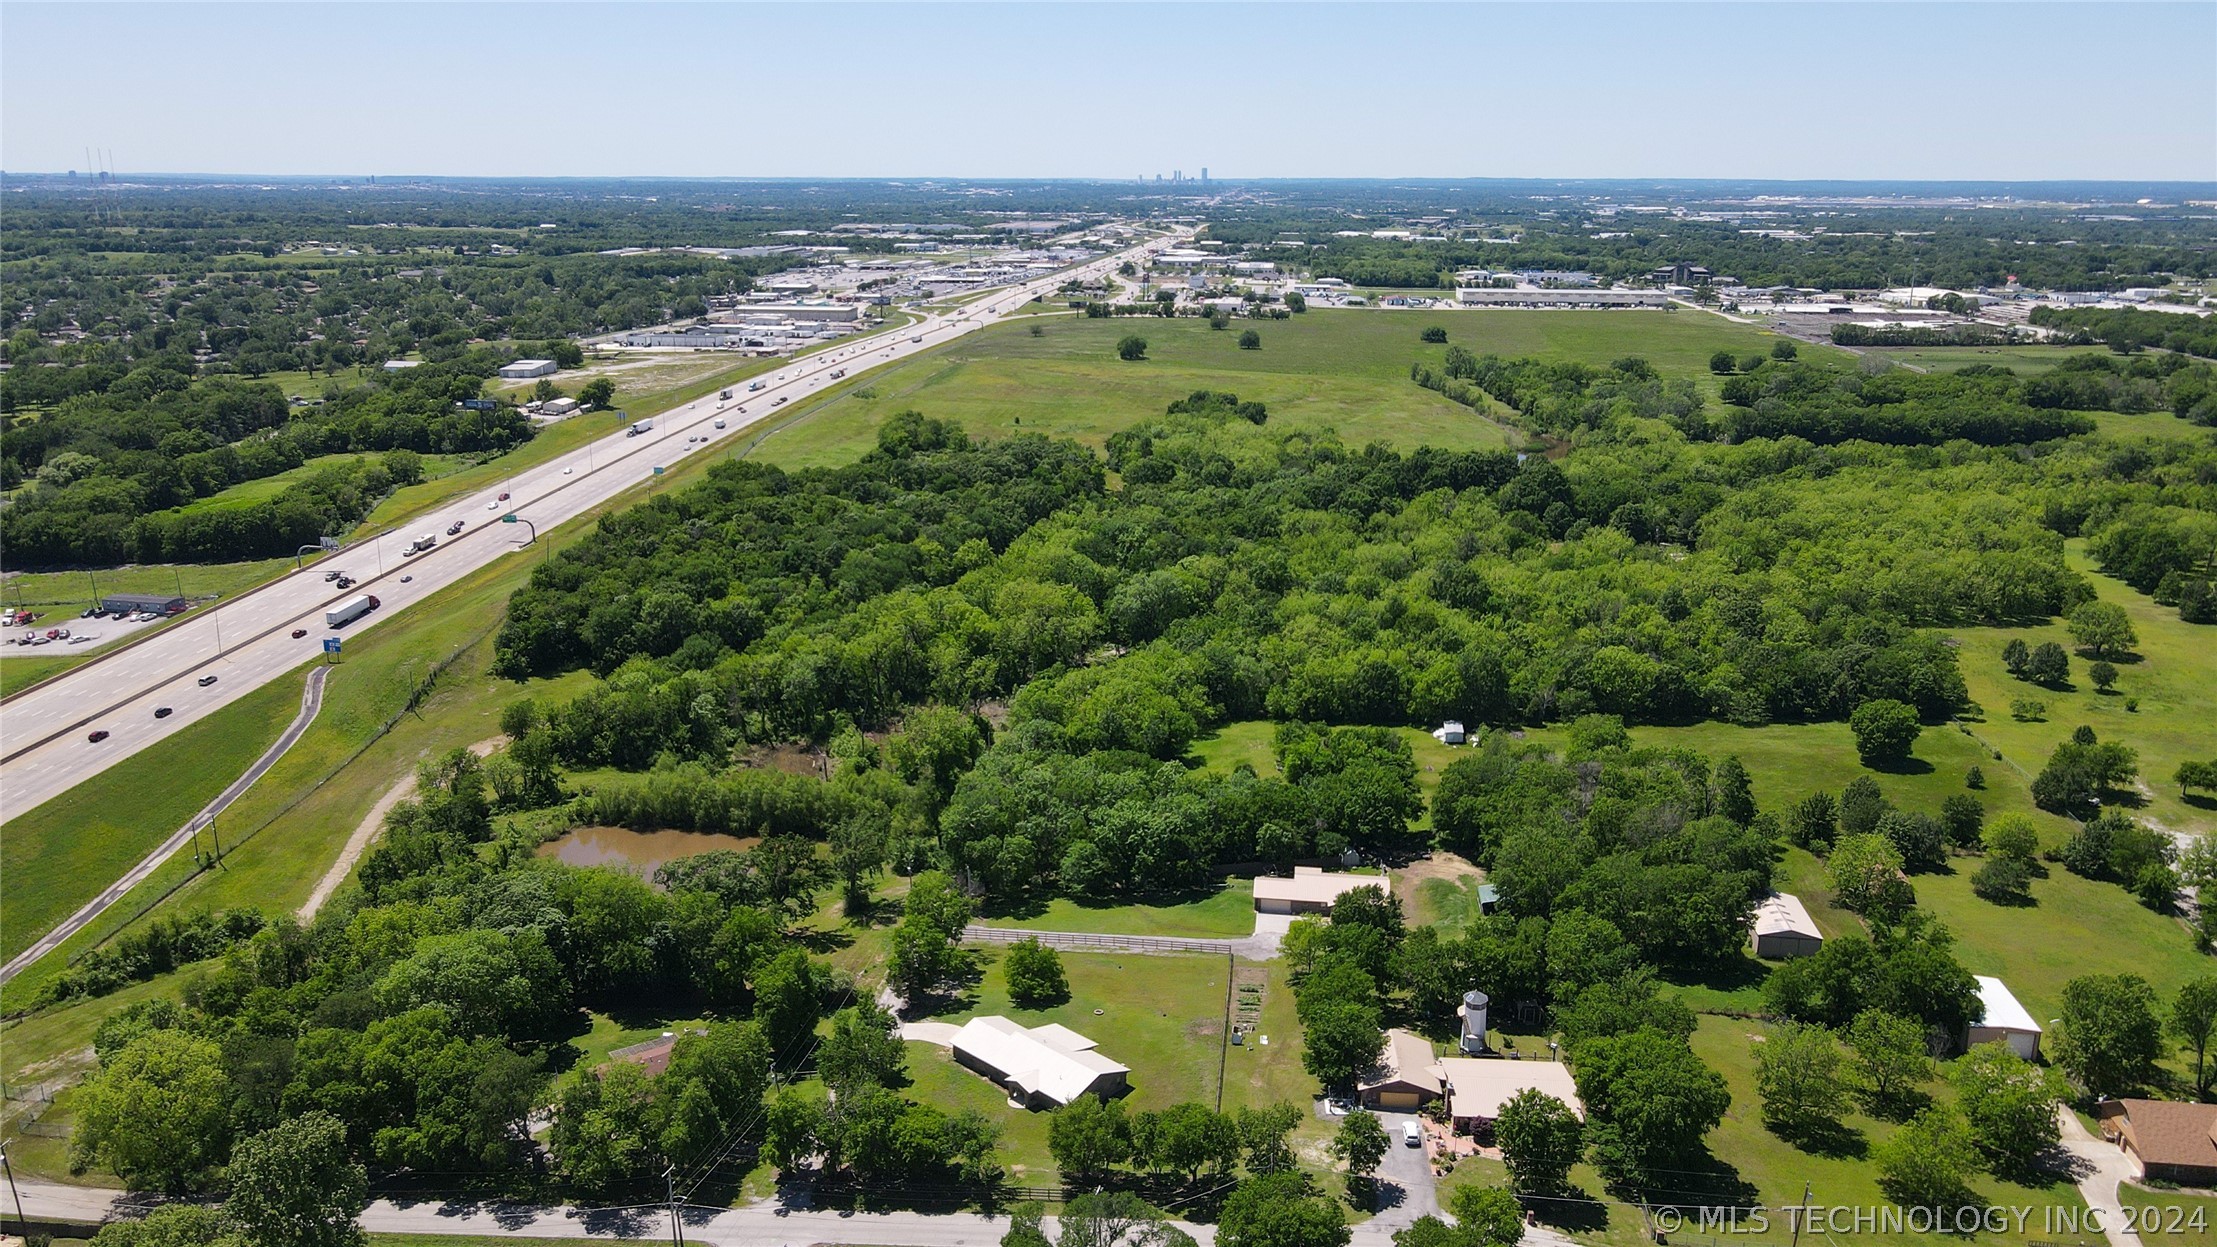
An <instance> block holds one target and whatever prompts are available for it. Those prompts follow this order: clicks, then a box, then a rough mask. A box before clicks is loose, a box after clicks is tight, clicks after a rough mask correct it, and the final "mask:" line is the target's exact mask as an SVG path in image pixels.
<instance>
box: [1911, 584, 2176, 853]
mask: <svg viewBox="0 0 2217 1247" xmlns="http://www.w3.org/2000/svg"><path fill="white" fill-rule="evenodd" d="M2066 553H2067V556H2068V558H2069V559H2070V563H2071V566H2072V567H2073V568H2076V569H2077V570H2079V571H2080V572H2082V573H2084V574H2085V576H2086V579H2087V582H2088V583H2090V584H2092V585H2093V586H2094V592H2095V593H2097V594H2099V595H2100V597H2101V600H2102V601H2104V602H2114V603H2116V604H2117V605H2119V606H2121V607H2123V608H2124V610H2125V613H2126V614H2127V615H2129V616H2130V617H2131V619H2132V627H2133V631H2134V632H2136V633H2138V634H2139V637H2140V644H2139V646H2138V652H2137V654H2136V655H2135V656H2134V657H2133V658H2129V659H2122V660H2117V661H2116V662H2115V666H2116V668H2117V670H2118V673H2119V674H2118V677H2117V687H2116V690H2115V691H2114V692H2111V693H2106V694H2105V693H2101V692H2098V691H2096V690H2095V688H2094V684H2093V681H2092V680H2091V679H2090V678H2089V677H2088V676H2087V674H2086V671H2087V667H2088V666H2089V665H2090V664H2089V660H2087V659H2085V658H2082V657H2080V656H2078V655H2077V654H2075V653H2074V654H2073V655H2072V656H2071V681H2072V684H2071V687H2069V688H2067V689H2046V688H2040V687H2038V686H2036V685H2032V684H2028V683H2026V682H2025V681H2022V680H2019V679H2016V678H2015V677H2013V676H2011V675H2010V674H2009V672H2008V671H2007V670H2006V669H2005V668H2004V667H2003V666H2002V661H2001V651H2002V646H2004V645H2006V644H2008V642H2009V639H2010V638H2011V637H2022V638H2024V641H2025V643H2026V644H2027V645H2038V644H2039V643H2040V642H2042V641H2055V642H2057V643H2058V644H2060V645H2062V646H2063V647H2064V648H2065V649H2066V650H2068V649H2070V648H2071V645H2072V642H2071V637H2070V633H2069V632H2068V631H2067V630H2065V628H2064V627H2063V625H2062V624H2061V623H2051V624H2047V625H2045V626H2042V627H2037V628H1962V629H1958V630H1956V631H1955V632H1954V634H1953V635H1954V636H1955V637H1956V639H1957V640H1958V641H1960V642H1961V644H1962V648H1961V650H1960V651H1959V657H1960V660H1961V663H1962V667H1963V679H1964V681H1965V683H1966V684H1968V685H1969V686H1970V692H1971V699H1972V701H1974V702H1975V703H1976V704H1977V706H1978V708H1979V710H1980V711H1981V712H1983V721H1982V722H1979V723H1977V724H1976V725H1975V727H1976V730H1977V732H1978V734H1979V735H1980V736H1981V737H1983V738H1984V739H1986V740H1987V741H1990V742H1991V743H1992V744H1993V745H1994V746H1995V747H1996V748H1999V749H2000V750H2001V751H2002V753H2003V755H2004V756H2005V757H2007V758H2008V760H2009V761H2010V762H2011V763H2013V764H2014V765H2015V766H2017V767H2020V768H2022V769H2024V770H2025V771H2027V772H2030V773H2032V774H2038V773H2039V770H2040V768H2041V766H2043V765H2044V764H2045V763H2046V762H2047V757H2048V754H2049V752H2050V751H2052V750H2053V749H2054V748H2055V746H2056V745H2057V744H2059V743H2061V742H2062V741H2064V740H2066V739H2068V738H2069V737H2070V734H2071V732H2072V730H2073V729H2075V728H2077V727H2078V726H2079V725H2080V724H2085V725H2086V726H2088V727H2091V728H2093V729H2094V731H2095V733H2096V734H2097V735H2099V736H2100V737H2101V738H2102V739H2104V740H2115V741H2121V742H2122V743H2124V744H2127V745H2130V746H2132V747H2133V748H2134V749H2137V750H2139V751H2140V780H2141V784H2142V789H2143V791H2142V792H2141V797H2142V799H2143V800H2144V802H2145V804H2144V805H2143V806H2142V807H2141V808H2140V810H2139V811H2138V813H2139V814H2140V815H2141V816H2142V817H2144V818H2147V819H2150V820H2152V821H2154V822H2156V823H2159V824H2161V825H2162V826H2165V827H2168V828H2170V829H2172V830H2174V831H2186V832H2202V833H2208V832H2213V831H2217V802H2211V801H2209V800H2208V799H2207V798H2206V797H2203V798H2197V800H2196V801H2195V802H2194V803H2193V804H2189V803H2187V802H2186V801H2184V800H2182V799H2181V798H2180V796H2179V790H2178V787H2177V786H2176V785H2174V784H2173V783H2171V773H2172V772H2173V771H2175V770H2177V769H2178V764H2179V763H2181V762H2185V761H2188V760H2201V761H2207V760H2210V759H2212V758H2217V727H2213V726H2212V725H2217V650H2213V648H2212V644H2211V643H2212V640H2213V639H2217V637H2213V635H2212V633H2211V630H2210V629H2209V628H2206V627H2203V626H2200V625H2196V624H2188V623H2181V622H2180V621H2179V617H2178V611H2177V610H2175V609H2173V608H2172V607H2168V606H2158V605H2157V604H2156V603H2155V601H2154V600H2153V599H2151V598H2149V597H2148V596H2147V595H2145V594H2142V593H2139V592H2136V591H2135V590H2133V589H2132V587H2131V586H2129V585H2126V584H2125V583H2123V582H2122V581H2118V580H2112V579H2110V578H2109V577H2107V576H2104V575H2102V574H2101V573H2099V572H2097V571H2095V570H2094V564H2093V561H2092V560H2091V559H2089V558H2088V557H2087V555H2086V551H2085V547H2084V545H2083V543H2081V542H2077V541H2073V542H2072V543H2070V545H2069V547H2068V548H2067V551H2066ZM2019 698H2030V699H2033V700H2036V701H2041V702H2044V703H2046V705H2047V717H2046V719H2045V721H2042V722H2019V721H2018V720H2016V719H2014V718H2012V717H2011V715H2010V704H2011V702H2013V701H2015V700H2017V699H2019ZM2127 698H2134V699H2137V701H2138V703H2139V708H2138V709H2137V710H2127V709H2126V708H2125V702H2126V699H2127ZM1992 769H1993V768H1991V767H1989V768H1988V770H1989V771H1991V770H1992Z"/></svg>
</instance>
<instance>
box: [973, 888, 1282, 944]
mask: <svg viewBox="0 0 2217 1247" xmlns="http://www.w3.org/2000/svg"><path fill="white" fill-rule="evenodd" d="M978 921H980V922H982V923H983V924H985V925H986V926H989V927H1029V928H1032V929H1034V930H1039V931H1084V932H1094V933H1098V934H1102V935H1176V936H1190V937H1194V938H1199V939H1238V938H1241V937H1243V936H1246V935H1248V934H1251V933H1252V932H1253V931H1254V929H1255V885H1254V883H1253V881H1251V880H1247V879H1230V880H1226V881H1225V883H1224V884H1223V885H1222V886H1221V887H1217V888H1214V889H1209V890H1205V891H1201V892H1198V893H1195V894H1193V895H1190V896H1180V897H1162V898H1149V899H1147V900H1142V901H1135V902H1131V903H1117V902H1104V901H1087V900H1083V899H1077V898H1072V897H1067V896H1057V897H1054V898H1053V899H1051V900H1047V901H1044V902H1035V903H1033V904H1029V905H1023V906H1018V907H1014V908H1008V909H996V910H993V911H991V912H988V913H985V914H981V915H980V916H979V919H978Z"/></svg>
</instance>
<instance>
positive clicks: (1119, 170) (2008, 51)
mask: <svg viewBox="0 0 2217 1247" xmlns="http://www.w3.org/2000/svg"><path fill="white" fill-rule="evenodd" d="M2212 49H2217V4H2211V3H2206V2H2203V3H2178V4H2160V3H2143V4H2015V3H1976V4H1916V5H1910V4H1855V5H1839V4H1785V3H1781V4H1771V5H1729V4H1676V3H1649V4H1560V5H1512V4H1499V5H1491V4H1489V5H1447V4H1429V5H1384V4H1379V5H1357V6H1347V5H1325V4H1252V3H1250V4H1228V5H1156V4H1040V5H1013V4H984V5H937V4H898V5H872V4H831V5H810V6H798V5H781V4H744V5H709V4H675V5H658V4H616V5H610V4H548V5H538V6H521V5H469V4H456V5H418V4H340V3H334V4H294V5H277V4H192V3H174V4H170V3H161V4H99V3H92V4H44V3H18V2H11V3H8V4H7V5H6V6H5V7H4V8H0V165H4V166H5V167H6V168H7V169H9V170H13V171H18V172H23V171H35V172H61V171H64V170H68V169H78V170H80V171H83V172H88V173H89V172H91V171H93V170H95V169H98V168H101V167H107V160H106V159H105V158H102V157H98V156H95V157H90V158H88V156H87V155H86V153H87V152H88V150H101V151H106V152H110V153H113V162H114V163H113V167H114V169H115V170H116V171H117V172H118V173H120V174H124V175H129V174H131V173H133V172H142V173H205V174H223V173H229V174H261V175H271V176H287V175H349V176H367V175H369V174H373V173H374V174H380V175H387V176H410V175H418V176H479V177H604V176H605V177H656V176H669V177H790V178H830V177H906V178H915V177H950V178H1089V179H1101V180H1124V179H1131V178H1132V177H1133V176H1134V172H1135V171H1137V175H1138V177H1140V178H1142V179H1145V180H1148V181H1150V182H1151V181H1152V180H1153V178H1154V176H1155V175H1156V174H1157V173H1160V174H1162V175H1163V180H1164V181H1165V182H1166V183H1167V182H1169V181H1171V180H1172V176H1173V175H1174V174H1177V173H1180V172H1182V173H1183V176H1184V179H1185V180H1186V181H1189V182H1193V181H1199V180H1200V179H1201V176H1202V175H1201V174H1200V173H1199V172H1197V171H1201V170H1204V169H1205V170H1206V171H1207V173H1206V176H1207V177H1208V179H1209V180H1210V181H1212V182H1237V181H1240V180H1245V179H1262V178H1303V177H1315V178H1329V177H1412V178H1416V177H1423V178H1432V177H1441V178H1455V177H1500V178H1686V179H1695V178H1724V179H1749V180H1756V179H1784V180H1809V179H1823V180H1839V181H1875V180H1885V181H1909V180H1938V181H1993V180H2000V181H2020V182H2022V181H2062V180H2092V181H2189V182H2200V181H2211V180H2217V96H2213V94H2212V90H2211V87H2210V83H2211V81H2212V77H2213V75H2212V69H2213V65H2212ZM1204 162H1205V163H1204Z"/></svg>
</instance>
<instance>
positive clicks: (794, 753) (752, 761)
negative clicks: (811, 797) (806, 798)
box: [739, 744, 831, 779]
mask: <svg viewBox="0 0 2217 1247" xmlns="http://www.w3.org/2000/svg"><path fill="white" fill-rule="evenodd" d="M739 765H741V766H751V767H757V768H760V769H762V770H766V771H783V772H785V773H786V774H787V775H799V776H801V777H803V778H805V779H829V778H831V758H830V756H829V755H827V754H825V753H824V752H823V751H822V750H820V749H811V748H809V747H807V746H805V745H794V744H785V745H757V746H756V747H754V748H752V749H749V750H747V752H746V753H744V754H742V755H740V758H739Z"/></svg>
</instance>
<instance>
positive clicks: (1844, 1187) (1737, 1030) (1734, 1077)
mask: <svg viewBox="0 0 2217 1247" xmlns="http://www.w3.org/2000/svg"><path fill="white" fill-rule="evenodd" d="M1768 1030H1769V1028H1768V1026H1767V1025H1766V1024H1764V1023H1761V1022H1754V1021H1749V1020H1746V1019H1741V1018H1729V1017H1717V1016H1713V1015H1711V1016H1704V1017H1702V1018H1701V1019H1700V1027H1699V1029H1698V1030H1696V1031H1695V1032H1694V1037H1693V1049H1694V1053H1695V1055H1697V1056H1699V1057H1700V1058H1701V1060H1702V1063H1703V1064H1705V1065H1707V1066H1708V1067H1709V1068H1710V1069H1713V1070H1715V1071H1717V1072H1718V1073H1720V1074H1722V1075H1724V1079H1725V1082H1726V1084H1727V1085H1728V1086H1729V1087H1730V1088H1731V1091H1732V1104H1731V1107H1730V1108H1729V1109H1727V1110H1726V1112H1725V1117H1724V1121H1723V1122H1722V1123H1721V1124H1720V1125H1718V1126H1717V1128H1716V1129H1715V1130H1712V1131H1710V1132H1709V1138H1708V1143H1709V1151H1710V1154H1711V1155H1712V1156H1715V1157H1717V1158H1719V1159H1720V1160H1722V1161H1724V1162H1725V1163H1726V1164H1728V1165H1730V1166H1731V1167H1732V1168H1733V1169H1735V1170H1737V1171H1738V1176H1739V1177H1740V1179H1741V1180H1743V1181H1745V1182H1747V1183H1750V1184H1752V1185H1753V1186H1754V1188H1755V1190H1756V1192H1757V1193H1758V1197H1759V1199H1760V1202H1761V1203H1762V1205H1763V1206H1764V1207H1766V1208H1769V1209H1772V1210H1774V1211H1773V1215H1772V1221H1773V1229H1774V1231H1776V1232H1778V1233H1779V1234H1780V1235H1781V1237H1780V1239H1779V1241H1783V1237H1782V1235H1783V1231H1784V1230H1785V1218H1784V1216H1783V1215H1782V1214H1779V1213H1777V1212H1776V1211H1775V1210H1777V1209H1781V1208H1785V1207H1788V1206H1791V1205H1794V1204H1798V1203H1800V1202H1801V1195H1802V1187H1803V1184H1804V1183H1807V1184H1808V1186H1809V1189H1810V1196H1811V1200H1810V1202H1812V1203H1814V1204H1816V1205H1819V1206H1823V1207H1836V1206H1841V1205H1848V1206H1862V1207H1874V1208H1875V1207H1883V1206H1885V1205H1886V1204H1887V1202H1888V1201H1887V1199H1886V1197H1885V1195H1884V1194H1883V1193H1882V1192H1881V1191H1880V1190H1879V1189H1878V1181H1877V1178H1878V1172H1877V1167H1876V1166H1875V1165H1873V1164H1872V1163H1871V1162H1870V1160H1869V1159H1868V1156H1867V1152H1868V1149H1870V1148H1873V1147H1876V1146H1877V1145H1878V1144H1879V1143H1881V1142H1882V1141H1884V1140H1885V1139H1887V1138H1889V1137H1890V1136H1891V1135H1892V1134H1893V1133H1894V1132H1895V1131H1896V1130H1898V1129H1899V1127H1898V1126H1896V1125H1895V1124H1894V1123H1892V1122H1886V1121H1880V1120H1878V1119H1875V1118H1870V1117H1866V1116H1863V1115H1862V1114H1860V1113H1850V1114H1849V1115H1848V1116H1847V1117H1846V1118H1845V1119H1844V1121H1843V1123H1842V1124H1843V1125H1845V1126H1846V1127H1847V1128H1848V1130H1849V1131H1850V1137H1849V1139H1848V1140H1847V1143H1846V1146H1845V1147H1843V1148H1842V1149H1841V1150H1840V1151H1838V1152H1836V1153H1832V1154H1826V1153H1820V1152H1816V1151H1808V1150H1804V1149H1802V1148H1800V1147H1797V1146H1795V1145H1793V1144H1791V1143H1788V1142H1787V1141H1785V1140H1784V1139H1781V1138H1779V1137H1778V1136H1777V1135H1775V1134H1773V1133H1771V1131H1770V1129H1769V1128H1768V1127H1767V1126H1765V1125H1764V1124H1763V1100H1762V1097H1761V1096H1760V1095H1758V1094H1757V1093H1756V1090H1755V1047H1756V1042H1757V1040H1758V1038H1759V1037H1761V1036H1764V1035H1766V1034H1767V1032H1768ZM1924 1089H1925V1091H1926V1093H1927V1094H1929V1095H1931V1096H1932V1097H1933V1099H1935V1100H1936V1101H1939V1102H1941V1103H1948V1102H1951V1101H1953V1100H1954V1098H1955V1095H1954V1088H1953V1087H1952V1086H1950V1085H1949V1084H1948V1083H1947V1082H1946V1081H1945V1080H1944V1079H1935V1080H1934V1081H1932V1082H1930V1083H1927V1084H1926V1085H1925V1088H1924ZM1970 1185H1971V1189H1972V1190H1973V1191H1975V1192H1976V1193H1977V1194H1978V1195H1979V1196H1981V1197H1982V1198H1983V1199H1984V1200H1985V1201H1987V1202H1989V1203H1992V1204H1994V1205H1997V1206H2001V1207H2007V1208H2018V1207H2029V1208H2031V1209H2032V1213H2031V1216H2030V1218H2029V1220H2028V1222H2027V1225H2026V1227H2025V1232H2024V1233H2022V1234H2019V1233H2015V1232H2014V1231H2012V1232H2009V1233H2003V1234H1995V1235H1987V1234H1981V1235H1980V1236H1979V1237H1978V1240H1977V1241H1979V1242H1981V1243H2028V1242H2038V1241H2043V1240H2047V1239H2049V1238H2051V1237H2052V1236H2051V1235H2049V1234H2046V1233H2043V1232H2042V1228H2041V1227H2042V1226H2043V1224H2044V1218H2045V1217H2046V1214H2045V1213H2044V1212H2043V1211H2042V1209H2044V1208H2048V1207H2055V1208H2063V1209H2070V1208H2082V1207H2084V1201H2082V1200H2081V1199H2080V1198H2079V1194H2078V1188H2077V1187H2075V1186H2073V1185H2071V1184H2070V1183H2069V1182H2067V1181H2063V1180H2061V1179H2057V1180H2055V1181H2052V1182H2049V1183H2045V1184H2036V1185H2021V1184H2018V1183H2014V1182H2003V1181H2000V1180H1997V1179H1995V1178H1992V1177H1988V1176H1986V1175H1979V1176H1978V1177H1975V1178H1973V1179H1972V1181H1971V1184H1970ZM1666 1198H1667V1197H1666ZM1689 1202H1693V1203H1699V1202H1702V1201H1700V1200H1699V1199H1698V1198H1696V1199H1693V1200H1690V1201H1689ZM1689 1237H1690V1236H1689ZM1729 1237H1730V1236H1725V1237H1724V1238H1723V1239H1720V1240H1719V1241H1729ZM1762 1241H1769V1240H1768V1239H1765V1240H1762ZM1819 1241H1822V1240H1821V1239H1820V1240H1819ZM1843 1241H1845V1240H1843ZM1853 1241H1854V1242H1855V1243H1857V1244H1867V1245H1872V1247H1876V1245H1879V1244H1884V1245H1887V1247H1893V1245H1895V1244H1899V1245H1901V1247H1908V1245H1909V1244H1924V1243H1929V1242H1930V1241H1932V1240H1931V1237H1930V1236H1929V1235H1923V1236H1920V1235H1913V1234H1899V1235H1891V1234H1883V1233H1864V1232H1860V1231H1859V1232H1857V1233H1856V1234H1855V1235H1854V1236H1853ZM2071 1241H2075V1240H2071Z"/></svg>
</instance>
